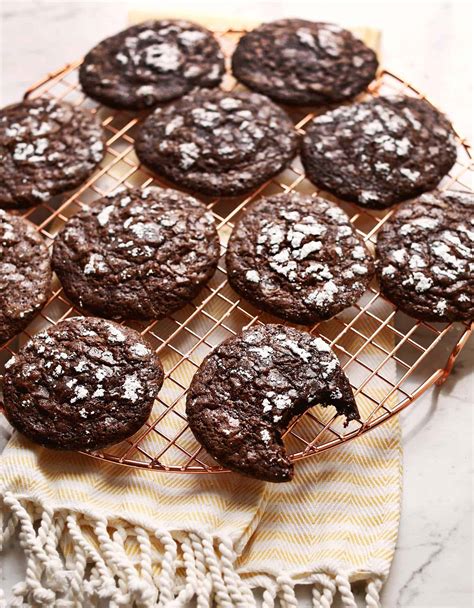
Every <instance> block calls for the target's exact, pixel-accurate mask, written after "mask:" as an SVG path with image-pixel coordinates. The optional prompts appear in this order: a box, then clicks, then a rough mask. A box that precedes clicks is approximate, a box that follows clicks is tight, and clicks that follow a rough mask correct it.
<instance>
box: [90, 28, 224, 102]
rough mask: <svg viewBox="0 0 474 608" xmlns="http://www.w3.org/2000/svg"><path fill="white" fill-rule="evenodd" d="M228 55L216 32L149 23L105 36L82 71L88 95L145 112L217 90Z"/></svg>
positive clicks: (101, 100) (93, 50)
mask: <svg viewBox="0 0 474 608" xmlns="http://www.w3.org/2000/svg"><path fill="white" fill-rule="evenodd" d="M223 73H224V56H223V55H222V51H221V49H220V47H219V44H218V43H217V41H216V39H215V38H214V36H213V35H212V33H211V32H210V31H209V30H207V29H205V28H203V27H201V26H200V25H197V24H196V23H191V22H190V21H175V20H171V21H146V22H144V23H140V24H139V25H133V26H132V27H129V28H128V29H126V30H124V31H123V32H120V33H118V34H115V36H111V37H110V38H106V39H105V40H103V41H102V42H100V43H99V44H98V45H97V46H95V47H94V48H93V49H92V50H91V51H89V53H87V55H86V57H85V59H84V62H83V64H82V65H81V68H80V71H79V79H80V82H81V85H82V88H83V89H84V91H85V92H86V93H87V94H88V95H90V96H91V97H93V98H94V99H97V100H98V101H100V102H101V103H105V104H106V105H108V106H112V107H114V108H123V109H127V110H142V109H144V108H149V107H151V106H154V105H156V104H157V103H160V102H164V101H169V100H170V99H175V98H176V97H181V95H184V94H185V93H187V92H188V91H190V90H191V89H192V88H194V87H215V86H216V85H218V84H219V82H220V81H221V79H222V75H223Z"/></svg>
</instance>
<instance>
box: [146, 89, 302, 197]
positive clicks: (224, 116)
mask: <svg viewBox="0 0 474 608" xmlns="http://www.w3.org/2000/svg"><path fill="white" fill-rule="evenodd" d="M135 148H136V152H137V154H138V157H139V158H140V160H141V161H142V162H143V163H144V164H145V165H148V166H149V167H151V168H152V169H153V170H154V171H156V172H157V173H158V174H160V175H163V176H164V177H167V178H168V179H170V180H172V181H173V182H175V183H176V184H178V185H180V186H182V187H184V188H187V189H189V190H191V191H196V192H202V193H203V194H210V195H221V196H233V195H236V194H240V193H243V192H247V191H249V190H252V189H253V188H256V187H257V186H259V185H261V184H263V183H264V182H266V181H267V180H268V179H270V178H271V177H273V176H274V175H276V174H277V173H279V172H280V171H281V170H282V169H283V168H284V167H285V165H286V164H287V163H288V161H289V160H291V159H292V158H293V156H294V155H295V153H296V148H297V135H296V131H295V130H294V129H293V125H292V123H291V121H290V119H289V117H288V116H287V114H285V112H284V111H283V110H281V109H280V108H279V107H277V106H276V105H275V104H274V103H273V102H271V101H270V100H269V99H267V98H266V97H263V96H262V95H257V94H256V93H226V92H224V91H220V90H219V91H218V90H215V91H200V92H197V93H194V94H192V95H189V96H187V97H184V98H183V99H181V100H179V101H178V102H176V103H175V104H173V105H170V106H168V107H166V108H159V109H157V110H155V112H154V113H153V114H151V116H149V117H148V118H147V119H146V120H145V122H144V123H143V124H142V126H141V127H140V130H139V132H138V136H137V139H136V143H135Z"/></svg>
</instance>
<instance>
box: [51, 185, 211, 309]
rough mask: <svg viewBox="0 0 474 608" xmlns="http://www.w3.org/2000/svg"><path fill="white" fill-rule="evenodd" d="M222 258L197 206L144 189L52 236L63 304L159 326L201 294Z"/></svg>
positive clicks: (90, 211) (206, 216)
mask: <svg viewBox="0 0 474 608" xmlns="http://www.w3.org/2000/svg"><path fill="white" fill-rule="evenodd" d="M219 253H220V251H219V238H218V236H217V231H216V228H215V224H214V219H213V217H212V213H211V212H210V211H207V209H206V207H205V206H204V205H203V204H202V203H200V202H199V201H197V200H196V199H194V198H192V197H191V196H188V195H186V194H183V193H181V192H176V191H175V190H163V189H161V188H156V187H148V188H144V189H140V188H137V189H134V190H121V191H119V192H117V193H115V194H112V195H111V196H108V197H105V198H102V199H99V200H98V201H95V202H94V204H93V207H91V208H86V209H83V210H82V211H80V212H79V213H78V214H77V215H75V216H74V217H72V218H71V219H70V220H69V221H68V222H67V224H66V225H65V227H64V228H63V230H62V231H61V232H60V233H59V235H58V236H57V237H56V240H55V243H54V249H53V267H54V270H55V271H56V273H57V275H58V277H59V279H60V281H61V283H62V285H63V287H64V290H65V292H66V294H67V295H68V297H69V298H70V299H71V300H72V301H73V302H74V303H76V304H78V305H79V306H81V307H84V308H86V309H87V310H89V311H92V312H94V313H96V314H99V315H101V316H105V317H109V318H114V319H158V318H161V317H163V316H165V315H167V314H170V313H171V312H173V311H175V310H177V309H179V308H182V307H183V306H184V305H185V304H186V303H187V302H189V301H190V300H192V299H193V298H194V297H195V296H196V295H197V294H198V292H199V291H200V289H201V288H202V287H203V285H204V284H205V283H207V281H208V280H209V279H210V278H211V276H212V275H213V274H214V271H215V269H216V266H217V262H218V259H219Z"/></svg>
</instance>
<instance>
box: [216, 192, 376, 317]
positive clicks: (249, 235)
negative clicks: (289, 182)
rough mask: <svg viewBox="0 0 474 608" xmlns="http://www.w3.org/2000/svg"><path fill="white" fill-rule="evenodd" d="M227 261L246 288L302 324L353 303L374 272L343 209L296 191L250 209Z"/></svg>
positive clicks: (235, 283)
mask: <svg viewBox="0 0 474 608" xmlns="http://www.w3.org/2000/svg"><path fill="white" fill-rule="evenodd" d="M226 264H227V272H228V277H229V282H230V284H231V286H232V287H233V288H234V289H235V290H236V291H237V292H238V293H239V294H240V295H242V296H243V297H244V298H246V299H247V300H249V301H250V302H251V303H252V304H255V305H256V306H258V307H259V308H261V309H263V310H265V311H267V312H270V313H272V314H274V315H277V316H279V317H282V318H283V319H287V320H289V321H292V322H294V323H304V324H311V323H316V322H317V321H321V320H323V319H329V318H330V317H332V316H334V315H335V314H337V313H338V312H339V311H341V310H343V309H344V308H347V307H349V306H351V305H352V304H354V303H355V302H356V300H357V299H358V298H359V297H360V296H361V295H362V294H363V293H364V291H365V289H366V287H367V285H368V283H369V282H370V280H371V278H372V276H373V274H374V263H373V259H372V256H371V255H370V253H369V251H368V250H367V248H366V246H365V244H364V242H363V240H362V239H361V238H359V237H358V236H357V234H356V232H355V230H354V228H353V226H352V224H351V223H350V221H349V218H348V216H347V215H346V214H345V213H344V211H342V209H340V208H339V207H338V206H337V205H336V204H335V203H332V202H330V201H327V200H325V199H323V198H313V197H311V196H304V195H302V194H299V193H297V192H289V193H283V194H278V195H275V196H270V197H268V198H262V199H261V200H260V201H258V202H257V203H255V204H253V205H252V206H251V207H250V208H249V209H248V210H246V211H245V212H244V214H243V215H242V217H241V218H240V219H239V221H238V222H237V224H236V225H235V228H234V230H233V232H232V235H231V237H230V240H229V245H228V249H227V257H226Z"/></svg>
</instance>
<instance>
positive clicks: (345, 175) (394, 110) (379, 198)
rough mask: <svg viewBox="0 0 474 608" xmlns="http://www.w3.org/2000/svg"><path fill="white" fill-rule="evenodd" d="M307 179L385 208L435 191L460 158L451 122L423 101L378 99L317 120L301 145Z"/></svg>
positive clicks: (359, 201)
mask: <svg viewBox="0 0 474 608" xmlns="http://www.w3.org/2000/svg"><path fill="white" fill-rule="evenodd" d="M302 160H303V165H304V167H305V169H306V174H307V176H308V178H309V179H310V180H311V181H312V182H313V183H314V184H315V185H316V186H318V187H320V188H323V189H325V190H328V191H329V192H332V193H333V194H335V195H336V196H338V197H339V198H341V199H345V200H348V201H353V202H355V203H357V204H359V205H361V206H364V207H370V208H372V209H383V208H385V207H389V206H390V205H393V204H394V203H397V202H399V201H402V200H405V199H408V198H410V197H413V196H417V195H418V194H421V193H422V192H424V191H426V190H431V189H432V188H434V187H435V186H436V185H437V184H438V182H439V181H440V180H441V178H442V177H443V176H444V175H445V174H446V173H447V172H448V171H449V170H450V169H451V167H452V166H453V164H454V162H455V160H456V144H455V140H454V132H453V129H452V126H451V124H450V122H449V121H448V120H447V119H446V117H445V116H443V114H441V113H440V112H438V110H436V109H435V108H434V107H433V106H432V105H430V104H429V103H428V102H427V101H425V100H423V99H415V98H413V97H403V96H393V97H392V96H391V97H376V98H373V99H371V100H369V101H366V102H363V103H357V104H353V105H349V106H343V107H340V108H336V109H335V110H332V111H330V112H326V113H325V114H322V115H320V116H317V117H316V118H315V119H314V120H313V121H312V122H311V123H310V125H309V127H308V129H307V131H306V135H305V137H304V139H303V145H302Z"/></svg>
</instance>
